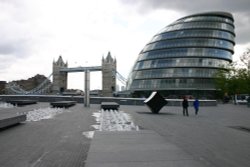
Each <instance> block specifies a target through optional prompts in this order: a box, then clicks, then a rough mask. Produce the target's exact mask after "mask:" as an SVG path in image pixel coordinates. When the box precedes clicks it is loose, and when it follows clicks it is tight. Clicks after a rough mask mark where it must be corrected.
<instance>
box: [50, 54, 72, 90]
mask: <svg viewBox="0 0 250 167" xmlns="http://www.w3.org/2000/svg"><path fill="white" fill-rule="evenodd" d="M67 67H68V63H64V62H63V59H62V56H59V58H58V60H57V61H56V62H55V61H53V87H52V91H53V93H62V92H64V91H65V90H66V89H67V76H68V75H67V72H60V69H61V68H67Z"/></svg>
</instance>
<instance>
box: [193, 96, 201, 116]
mask: <svg viewBox="0 0 250 167" xmlns="http://www.w3.org/2000/svg"><path fill="white" fill-rule="evenodd" d="M193 106H194V110H195V115H197V114H198V111H199V106H200V102H199V100H198V98H196V99H195V100H194V103H193Z"/></svg>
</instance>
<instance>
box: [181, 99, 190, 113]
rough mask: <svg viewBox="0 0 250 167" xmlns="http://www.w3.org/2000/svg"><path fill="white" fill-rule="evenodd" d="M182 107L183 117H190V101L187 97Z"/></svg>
mask: <svg viewBox="0 0 250 167" xmlns="http://www.w3.org/2000/svg"><path fill="white" fill-rule="evenodd" d="M182 107H183V116H189V115H188V100H187V98H186V97H184V99H183V101H182Z"/></svg>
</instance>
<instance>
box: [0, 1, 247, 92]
mask: <svg viewBox="0 0 250 167" xmlns="http://www.w3.org/2000/svg"><path fill="white" fill-rule="evenodd" d="M249 7H250V1H249V0H237V1H236V0H210V1H208V0H189V1H188V0H186V1H183V0H174V1H172V0H108V1H103V0H91V1H85V0H0V25H1V26H0V37H1V40H0V80H3V81H7V82H9V81H12V80H19V79H27V78H30V77H33V76H34V75H36V74H43V75H45V76H49V75H50V74H51V73H52V62H53V60H57V59H58V57H59V55H62V57H63V59H64V60H65V61H68V64H69V67H77V66H99V65H101V59H102V56H106V55H107V53H108V51H110V52H111V55H112V56H113V57H115V58H116V59H117V65H118V67H117V68H118V71H119V72H120V73H121V74H122V75H123V76H124V77H127V76H128V74H129V72H130V70H131V68H132V65H133V63H134V61H135V59H136V58H137V56H138V53H139V52H140V51H141V50H142V48H143V47H144V46H145V45H146V44H147V42H148V41H149V40H150V39H151V38H152V37H153V35H155V34H156V33H157V32H159V31H160V30H161V29H162V28H164V27H165V26H167V25H169V24H171V23H172V22H174V21H175V20H177V19H179V18H181V17H184V16H186V15H190V14H195V13H200V12H207V11H226V12H231V13H232V14H233V16H234V19H235V25H236V29H235V31H236V46H235V54H234V59H237V57H238V56H239V55H241V54H242V53H243V52H244V51H245V50H246V48H247V47H250V33H249V30H250V10H249ZM83 76H84V74H83V73H70V74H69V79H68V86H69V88H79V89H83V84H84V78H83ZM96 88H98V89H101V74H100V72H94V73H92V74H91V89H96Z"/></svg>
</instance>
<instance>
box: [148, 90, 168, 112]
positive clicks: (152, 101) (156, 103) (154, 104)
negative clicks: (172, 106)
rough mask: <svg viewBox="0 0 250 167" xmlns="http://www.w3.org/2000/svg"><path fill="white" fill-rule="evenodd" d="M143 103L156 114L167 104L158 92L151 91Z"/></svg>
mask: <svg viewBox="0 0 250 167" xmlns="http://www.w3.org/2000/svg"><path fill="white" fill-rule="evenodd" d="M144 103H145V104H146V105H147V106H148V107H149V109H150V110H151V111H152V113H154V114H158V113H159V111H160V110H161V108H162V107H163V106H165V105H166V104H167V101H166V100H165V99H164V98H163V97H162V96H161V95H160V94H159V93H158V92H152V93H151V95H150V96H149V97H148V98H147V99H146V100H145V101H144Z"/></svg>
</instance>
